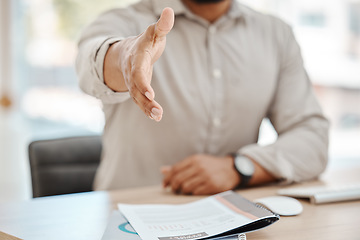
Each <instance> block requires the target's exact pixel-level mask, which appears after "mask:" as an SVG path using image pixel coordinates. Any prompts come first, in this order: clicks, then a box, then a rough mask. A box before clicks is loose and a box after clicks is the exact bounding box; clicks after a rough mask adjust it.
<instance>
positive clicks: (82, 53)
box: [76, 9, 136, 104]
mask: <svg viewBox="0 0 360 240" xmlns="http://www.w3.org/2000/svg"><path fill="white" fill-rule="evenodd" d="M129 22H130V23H131V22H132V21H131V20H130V19H129V17H128V14H127V13H126V11H125V10H121V9H117V10H112V11H109V12H107V13H104V14H103V15H101V16H100V17H99V18H98V19H97V20H96V21H95V22H94V23H92V24H91V25H90V26H88V27H87V28H86V29H85V30H84V31H83V32H82V35H81V38H80V41H79V52H78V55H77V59H76V72H77V75H78V79H79V85H80V88H81V89H82V90H83V91H84V92H85V93H87V94H89V95H92V96H94V97H96V98H98V99H100V100H101V101H102V102H103V103H104V104H115V103H120V102H124V101H126V100H127V99H129V98H130V94H129V92H114V91H113V90H111V89H110V88H109V87H108V86H107V85H106V84H105V83H104V76H103V68H104V59H105V55H106V52H107V50H108V49H109V48H110V46H111V45H112V44H114V43H116V42H118V41H121V40H122V39H124V38H125V37H128V36H133V35H135V33H134V32H133V30H132V29H136V28H135V27H134V26H132V25H131V24H129Z"/></svg>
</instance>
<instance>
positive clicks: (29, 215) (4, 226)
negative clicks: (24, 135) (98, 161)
mask: <svg viewBox="0 0 360 240" xmlns="http://www.w3.org/2000/svg"><path fill="white" fill-rule="evenodd" d="M354 181H356V182H360V169H359V168H356V169H351V170H342V171H337V172H328V173H326V174H324V176H323V177H322V178H321V179H320V180H319V181H314V182H308V183H305V184H303V185H314V184H317V185H319V184H332V183H338V182H344V183H346V182H354ZM279 188H280V187H279V186H267V187H258V188H252V189H247V190H242V191H239V193H240V194H242V195H243V196H245V197H246V198H248V199H250V200H253V199H256V198H259V197H265V196H271V195H275V193H276V190H277V189H279ZM200 198H201V197H198V196H181V195H179V196H177V195H173V194H171V193H166V192H164V191H163V190H162V189H161V187H159V186H154V187H145V188H136V189H127V190H120V191H111V192H91V193H81V194H71V195H63V196H56V197H44V198H38V199H34V200H31V201H27V202H18V203H10V204H3V205H1V206H0V231H3V232H5V233H8V234H12V235H14V236H16V237H19V238H23V239H27V240H32V239H36V240H39V239H46V240H49V239H61V240H64V239H70V240H72V239H76V240H79V239H86V240H91V239H94V240H95V239H96V240H99V239H101V237H102V234H103V232H104V230H105V227H106V224H107V220H108V217H109V215H110V212H111V211H112V209H116V203H118V202H122V203H186V202H190V201H194V200H198V199H200ZM301 202H302V204H303V206H304V211H303V213H302V214H301V215H300V216H296V217H281V219H280V221H278V222H277V223H275V224H273V225H271V226H269V227H267V228H265V229H262V230H259V231H257V232H253V233H248V234H247V238H248V239H257V240H261V239H266V240H270V239H274V240H282V239H287V240H288V239H292V240H296V239H299V240H304V239H324V240H325V239H326V240H332V239H334V240H335V239H336V240H338V239H351V240H352V239H360V201H351V202H342V203H332V204H324V205H311V204H310V203H309V202H308V201H305V200H302V201H301Z"/></svg>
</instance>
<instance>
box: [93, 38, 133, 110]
mask: <svg viewBox="0 0 360 240" xmlns="http://www.w3.org/2000/svg"><path fill="white" fill-rule="evenodd" d="M123 39H124V38H122V37H110V38H107V39H105V40H103V41H102V42H101V43H100V46H99V45H98V47H97V49H96V50H95V56H94V60H95V61H94V66H93V67H94V69H95V71H96V75H97V77H98V79H99V81H98V82H96V86H95V87H96V89H97V93H98V94H97V96H96V97H97V98H99V99H100V100H101V101H102V102H103V103H104V104H115V103H120V102H124V101H126V100H128V99H129V98H130V93H129V92H115V91H113V90H112V89H110V88H109V87H108V86H107V85H106V84H105V82H104V71H103V70H104V60H105V55H106V53H107V51H108V49H109V48H110V46H111V45H112V44H114V43H116V42H119V41H121V40H123Z"/></svg>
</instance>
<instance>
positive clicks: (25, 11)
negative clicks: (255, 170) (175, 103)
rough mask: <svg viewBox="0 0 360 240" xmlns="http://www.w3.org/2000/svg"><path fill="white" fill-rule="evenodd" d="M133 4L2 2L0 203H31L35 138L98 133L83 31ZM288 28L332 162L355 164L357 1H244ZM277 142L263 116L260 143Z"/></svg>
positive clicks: (126, 0) (358, 140)
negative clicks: (321, 116)
mask: <svg viewBox="0 0 360 240" xmlns="http://www.w3.org/2000/svg"><path fill="white" fill-rule="evenodd" d="M135 1H137V0H101V1H98V0H0V26H1V28H0V46H1V47H0V203H1V202H7V201H16V200H24V199H29V198H30V197H31V181H30V173H29V165H28V156H27V147H28V144H29V143H30V142H31V141H33V140H38V139H50V138H57V137H65V136H76V135H93V134H101V131H102V128H103V125H104V118H103V115H102V111H101V103H100V102H99V101H98V100H96V99H94V98H92V97H90V96H87V95H85V94H83V93H82V92H81V91H80V90H79V88H78V85H77V79H76V73H75V70H74V61H75V57H76V53H77V46H76V42H77V39H78V37H79V33H80V32H81V29H82V28H83V27H84V26H86V24H88V23H90V22H91V21H92V20H94V18H95V17H96V16H97V15H98V14H99V13H101V12H103V11H105V10H107V9H110V8H112V7H123V6H126V5H128V4H130V3H132V2H135ZM242 2H244V3H245V4H247V5H249V6H251V7H253V8H255V9H257V10H259V11H262V12H265V13H270V14H273V15H276V16H278V17H280V18H282V19H283V20H285V21H286V22H288V23H289V24H290V25H292V27H293V29H294V32H295V34H296V37H297V39H298V42H299V43H300V45H301V48H302V53H303V57H304V60H305V65H306V68H307V70H308V73H309V75H310V78H311V80H312V82H313V85H314V88H315V91H316V94H317V96H318V99H319V101H320V103H321V105H322V107H323V109H324V112H325V114H326V116H327V117H328V118H329V119H330V121H331V132H330V136H331V138H330V164H329V168H342V167H346V166H352V165H356V164H358V165H360V0H317V1H312V0H301V1H297V0H242ZM274 139H276V134H274V132H273V130H272V128H271V126H269V123H268V121H264V127H263V128H262V130H261V138H260V140H259V141H260V143H261V144H268V143H270V142H271V141H273V140H274Z"/></svg>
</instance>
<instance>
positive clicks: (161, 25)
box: [155, 7, 175, 38]
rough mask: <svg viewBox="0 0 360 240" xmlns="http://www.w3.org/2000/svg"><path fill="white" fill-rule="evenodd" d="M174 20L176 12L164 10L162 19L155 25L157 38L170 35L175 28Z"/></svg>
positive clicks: (169, 9) (168, 9)
mask: <svg viewBox="0 0 360 240" xmlns="http://www.w3.org/2000/svg"><path fill="white" fill-rule="evenodd" d="M174 18H175V17H174V10H172V9H171V8H168V7H167V8H164V10H163V11H162V13H161V16H160V19H159V20H158V21H157V23H156V24H155V36H156V37H160V38H161V37H164V36H165V35H166V34H168V33H169V32H170V30H171V29H172V28H173V26H174Z"/></svg>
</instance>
